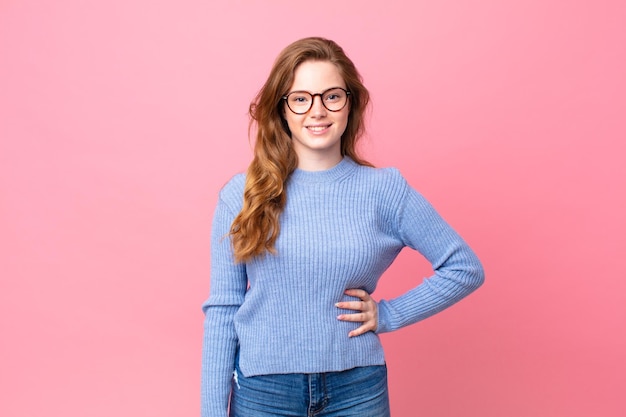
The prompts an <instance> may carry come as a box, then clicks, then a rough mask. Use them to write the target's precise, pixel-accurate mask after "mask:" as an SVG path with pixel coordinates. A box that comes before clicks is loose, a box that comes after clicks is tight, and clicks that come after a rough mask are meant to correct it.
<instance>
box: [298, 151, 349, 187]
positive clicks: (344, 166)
mask: <svg viewBox="0 0 626 417" xmlns="http://www.w3.org/2000/svg"><path fill="white" fill-rule="evenodd" d="M357 166H358V165H357V163H356V162H354V161H353V160H352V159H351V158H350V157H348V156H344V157H343V159H342V160H341V161H340V162H339V163H338V164H337V165H335V166H334V167H332V168H330V169H326V170H323V171H304V170H302V169H298V168H296V170H295V171H293V172H292V173H291V175H290V177H289V179H290V180H292V181H298V182H309V183H321V182H333V181H337V180H339V179H341V178H343V177H345V176H346V175H348V174H349V173H350V172H352V171H354V169H355V168H356V167H357Z"/></svg>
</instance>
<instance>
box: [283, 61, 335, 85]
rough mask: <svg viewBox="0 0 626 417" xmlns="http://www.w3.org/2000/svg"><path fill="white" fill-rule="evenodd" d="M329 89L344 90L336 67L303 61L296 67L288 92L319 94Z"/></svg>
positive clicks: (325, 62)
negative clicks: (339, 88)
mask: <svg viewBox="0 0 626 417" xmlns="http://www.w3.org/2000/svg"><path fill="white" fill-rule="evenodd" d="M331 87H343V88H346V83H345V82H344V81H343V78H342V77H341V74H340V73H339V69H338V68H337V66H335V64H331V63H330V62H328V61H305V62H303V63H302V64H300V65H298V67H296V70H295V71H294V79H293V84H292V85H291V88H290V89H289V91H296V90H304V91H309V92H311V93H321V92H322V91H324V90H327V89H328V88H331Z"/></svg>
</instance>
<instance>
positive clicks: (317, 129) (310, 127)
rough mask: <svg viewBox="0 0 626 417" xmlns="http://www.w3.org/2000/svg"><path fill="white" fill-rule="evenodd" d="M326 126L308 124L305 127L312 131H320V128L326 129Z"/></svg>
mask: <svg viewBox="0 0 626 417" xmlns="http://www.w3.org/2000/svg"><path fill="white" fill-rule="evenodd" d="M327 127H328V126H309V127H307V129H309V130H312V131H314V132H321V131H322V130H324V129H326V128H327Z"/></svg>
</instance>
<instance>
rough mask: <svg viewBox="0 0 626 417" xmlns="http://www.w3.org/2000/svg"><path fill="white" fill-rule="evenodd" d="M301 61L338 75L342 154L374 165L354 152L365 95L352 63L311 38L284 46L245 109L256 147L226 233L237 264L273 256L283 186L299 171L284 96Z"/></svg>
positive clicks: (321, 40) (333, 45) (333, 47)
mask: <svg viewBox="0 0 626 417" xmlns="http://www.w3.org/2000/svg"><path fill="white" fill-rule="evenodd" d="M305 61H326V62H330V63H332V64H334V65H335V66H336V67H337V69H338V70H339V73H340V75H341V76H342V78H343V80H344V82H345V83H346V87H347V89H348V91H350V96H349V97H350V103H349V105H350V108H349V115H348V124H347V126H346V130H345V132H344V133H343V135H342V136H341V153H342V155H344V156H349V157H350V158H352V159H353V160H354V161H355V162H356V163H358V164H360V165H367V166H372V165H371V164H370V163H369V162H367V161H365V160H363V159H362V158H361V157H359V155H358V153H357V149H356V148H357V146H356V145H357V142H358V140H359V139H360V138H361V137H362V135H363V133H364V132H365V126H364V115H365V110H366V108H367V105H368V103H369V92H368V91H367V89H366V88H365V86H364V85H363V82H362V78H361V75H360V74H359V72H358V71H357V69H356V67H355V66H354V63H353V62H352V61H351V60H350V59H349V58H348V57H347V56H346V54H345V53H344V51H343V49H342V48H341V47H340V46H339V45H337V44H336V43H335V42H333V41H332V40H328V39H324V38H319V37H311V38H304V39H300V40H298V41H296V42H294V43H292V44H291V45H289V46H287V47H286V48H285V49H283V51H282V52H281V53H280V54H279V55H278V57H277V58H276V61H275V62H274V65H273V67H272V70H271V71H270V75H269V77H268V79H267V81H266V82H265V84H264V85H263V87H262V88H261V90H260V91H259V93H258V94H257V96H256V97H255V99H254V101H253V102H252V103H251V104H250V108H249V114H250V131H252V130H253V128H254V127H256V142H255V145H254V158H253V160H252V162H251V163H250V166H249V167H248V171H247V175H246V183H245V188H244V195H243V208H242V209H241V212H240V213H239V214H238V215H237V217H236V218H235V220H234V221H233V223H232V225H231V228H230V236H231V238H232V243H233V249H234V256H235V260H236V261H237V262H247V261H249V260H251V259H252V258H254V257H256V256H259V255H263V254H265V253H267V252H270V253H275V247H274V245H275V243H276V239H277V238H278V235H279V233H280V221H279V218H280V215H281V213H282V212H283V210H284V208H285V204H286V203H287V195H286V182H287V179H288V177H289V175H290V174H291V173H292V172H293V171H294V170H295V169H296V167H297V166H298V156H297V155H296V152H295V151H294V149H293V145H292V143H291V132H290V131H289V127H288V126H287V122H286V120H285V117H284V112H285V104H284V103H283V100H282V97H283V96H284V95H285V94H287V93H288V92H289V89H290V88H291V86H292V84H293V80H294V73H295V70H296V68H297V67H298V66H299V65H300V64H302V63H303V62H305ZM255 125H256V126H255Z"/></svg>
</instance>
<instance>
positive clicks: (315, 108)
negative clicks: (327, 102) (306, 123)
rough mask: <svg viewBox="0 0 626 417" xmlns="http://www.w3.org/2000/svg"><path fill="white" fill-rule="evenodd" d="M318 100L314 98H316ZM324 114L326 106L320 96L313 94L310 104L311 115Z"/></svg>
mask: <svg viewBox="0 0 626 417" xmlns="http://www.w3.org/2000/svg"><path fill="white" fill-rule="evenodd" d="M318 98H319V100H316V99H318ZM325 114H326V107H324V105H323V104H322V96H321V95H315V96H313V103H312V104H311V115H312V116H323V115H325Z"/></svg>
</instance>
